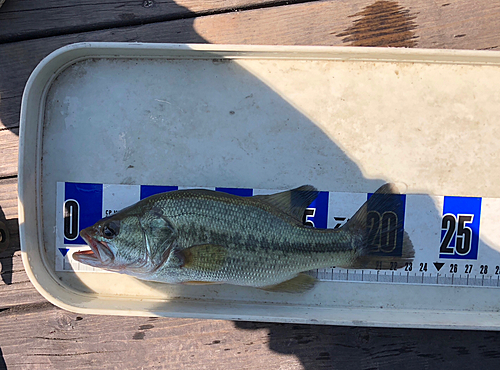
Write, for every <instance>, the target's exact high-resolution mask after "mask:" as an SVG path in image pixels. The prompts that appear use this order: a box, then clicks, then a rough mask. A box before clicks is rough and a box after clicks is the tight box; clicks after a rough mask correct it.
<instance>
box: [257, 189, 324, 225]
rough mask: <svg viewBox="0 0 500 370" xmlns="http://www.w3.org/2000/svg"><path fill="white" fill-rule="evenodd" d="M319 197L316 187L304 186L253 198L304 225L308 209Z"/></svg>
mask: <svg viewBox="0 0 500 370" xmlns="http://www.w3.org/2000/svg"><path fill="white" fill-rule="evenodd" d="M317 196H318V190H317V189H316V188H315V187H314V186H311V185H303V186H300V187H298V188H295V189H292V190H288V191H283V192H281V193H277V194H271V195H256V196H254V197H253V198H254V199H256V200H259V201H261V202H264V203H267V204H270V205H272V206H274V207H276V208H278V209H280V210H281V211H283V212H285V213H286V214H289V215H291V216H293V217H294V218H295V219H296V220H298V221H299V222H300V223H302V217H303V216H304V212H305V210H306V208H307V207H308V206H309V205H310V204H311V203H312V202H313V200H314V199H316V197H317Z"/></svg>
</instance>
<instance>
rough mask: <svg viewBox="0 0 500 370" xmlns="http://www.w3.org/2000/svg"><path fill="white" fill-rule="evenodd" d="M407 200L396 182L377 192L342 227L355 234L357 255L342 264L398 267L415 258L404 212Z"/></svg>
mask: <svg viewBox="0 0 500 370" xmlns="http://www.w3.org/2000/svg"><path fill="white" fill-rule="evenodd" d="M403 202H404V196H402V195H401V194H399V191H398V189H397V187H396V186H395V185H394V184H385V185H383V186H381V187H380V188H379V189H378V190H377V191H376V192H375V193H373V195H372V196H371V197H370V198H369V199H368V200H367V201H366V202H365V204H363V206H362V207H361V208H360V209H359V210H358V211H357V212H356V213H355V214H354V216H353V217H352V218H351V219H350V220H349V221H348V222H347V223H346V224H345V225H344V226H343V227H342V229H343V230H344V231H347V232H349V233H350V234H351V237H352V240H353V243H352V244H353V248H354V251H355V256H356V257H355V259H354V260H353V261H351V263H348V264H346V265H344V266H340V265H339V267H344V268H351V269H354V268H356V269H377V270H396V269H398V268H401V267H404V266H405V265H406V264H407V263H410V262H411V261H413V257H414V256H415V250H414V248H413V244H412V242H411V240H410V237H409V236H408V233H407V232H406V231H405V230H404V215H401V213H404V203H403ZM402 203H403V204H402ZM398 213H399V215H398Z"/></svg>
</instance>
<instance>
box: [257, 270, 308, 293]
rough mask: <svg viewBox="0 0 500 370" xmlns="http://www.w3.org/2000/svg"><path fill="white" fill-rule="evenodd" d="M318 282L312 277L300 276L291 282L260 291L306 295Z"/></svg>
mask: <svg viewBox="0 0 500 370" xmlns="http://www.w3.org/2000/svg"><path fill="white" fill-rule="evenodd" d="M316 281H317V280H316V279H315V278H313V277H312V276H310V275H306V274H298V275H297V276H295V277H294V278H292V279H290V280H286V281H284V282H282V283H279V284H276V285H270V286H267V287H264V288H260V289H262V290H267V291H268V292H284V293H304V292H307V291H308V290H310V289H312V288H313V287H314V284H316Z"/></svg>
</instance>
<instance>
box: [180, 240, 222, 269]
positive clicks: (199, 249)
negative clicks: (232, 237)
mask: <svg viewBox="0 0 500 370" xmlns="http://www.w3.org/2000/svg"><path fill="white" fill-rule="evenodd" d="M175 253H176V254H177V255H178V257H179V259H180V260H181V266H180V267H181V268H189V269H193V270H210V271H217V270H220V269H221V268H222V266H223V265H224V262H225V260H226V256H227V249H226V248H225V247H223V246H220V245H214V244H201V245H195V246H192V247H189V248H186V249H182V250H179V251H176V252H175Z"/></svg>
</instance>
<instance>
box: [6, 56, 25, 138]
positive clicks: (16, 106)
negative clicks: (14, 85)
mask: <svg viewBox="0 0 500 370" xmlns="http://www.w3.org/2000/svg"><path fill="white" fill-rule="evenodd" d="M1 64H2V62H1V61H0V65H1ZM0 74H1V72H0ZM26 79H27V78H26ZM0 86H1V82H0ZM23 88H24V85H23ZM20 110H21V95H17V96H11V97H9V98H6V97H2V96H0V130H2V129H5V128H9V129H10V128H16V127H19V112H20Z"/></svg>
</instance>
